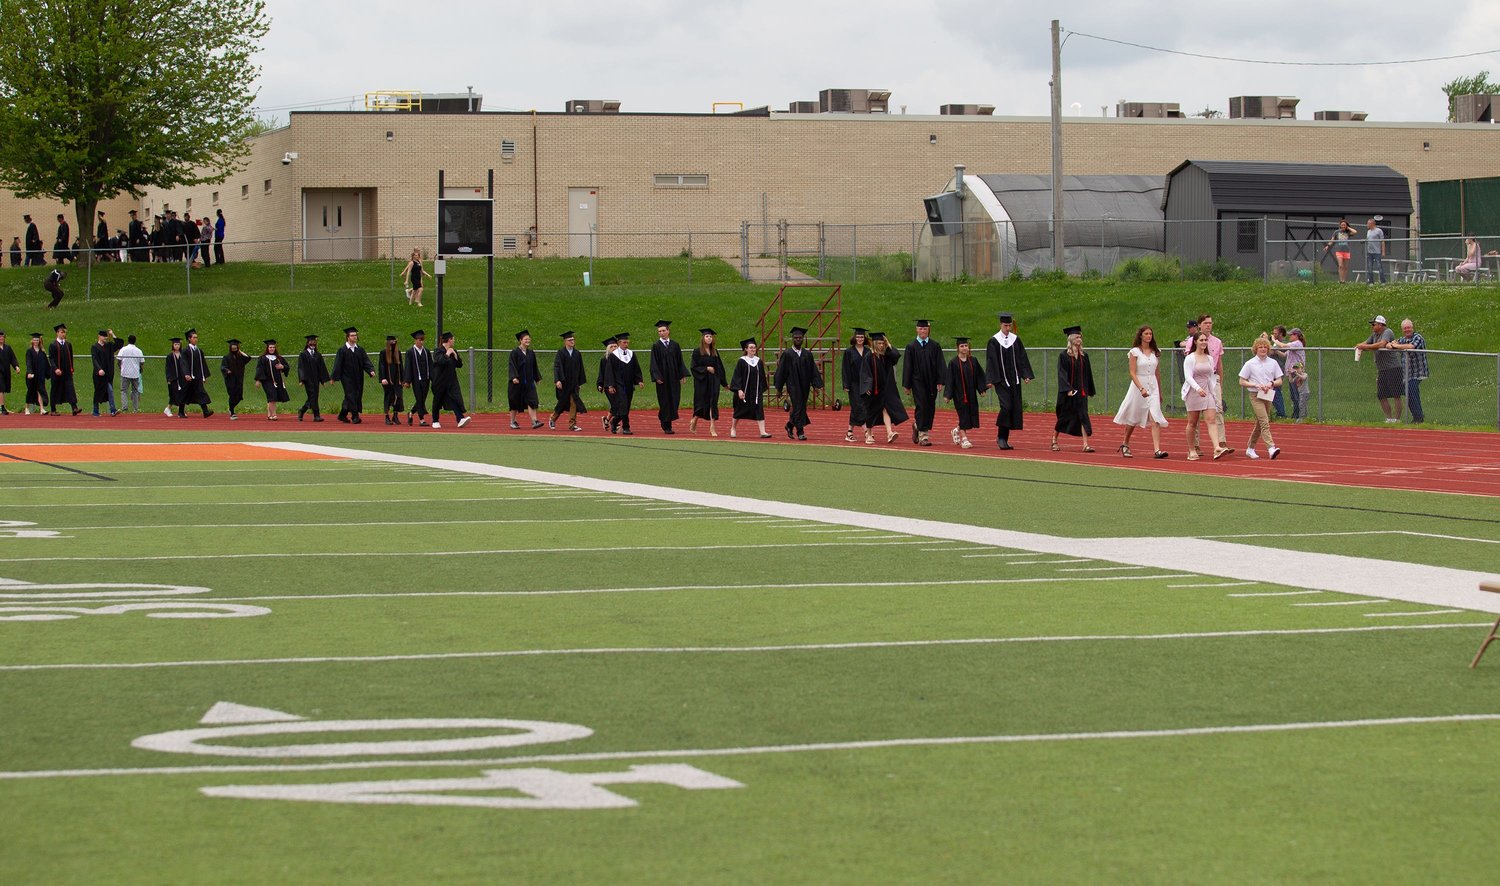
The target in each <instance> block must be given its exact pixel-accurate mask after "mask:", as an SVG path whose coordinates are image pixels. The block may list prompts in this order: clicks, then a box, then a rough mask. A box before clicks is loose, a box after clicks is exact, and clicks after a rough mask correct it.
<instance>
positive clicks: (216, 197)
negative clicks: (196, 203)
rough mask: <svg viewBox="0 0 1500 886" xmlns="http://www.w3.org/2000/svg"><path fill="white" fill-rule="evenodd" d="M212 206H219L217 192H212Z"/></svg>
mask: <svg viewBox="0 0 1500 886" xmlns="http://www.w3.org/2000/svg"><path fill="white" fill-rule="evenodd" d="M214 205H215V206H218V205H219V192H218V191H214Z"/></svg>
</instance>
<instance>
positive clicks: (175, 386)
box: [162, 336, 187, 418]
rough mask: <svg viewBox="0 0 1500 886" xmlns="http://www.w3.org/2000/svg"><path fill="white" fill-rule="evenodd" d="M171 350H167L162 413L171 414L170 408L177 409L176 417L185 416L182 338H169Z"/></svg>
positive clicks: (184, 374) (185, 357) (184, 362)
mask: <svg viewBox="0 0 1500 886" xmlns="http://www.w3.org/2000/svg"><path fill="white" fill-rule="evenodd" d="M170 342H171V344H172V347H171V350H169V351H167V360H166V363H167V366H166V375H167V408H166V409H165V410H163V413H162V414H163V415H171V414H172V410H174V409H175V410H177V417H178V418H186V415H184V412H185V411H186V406H185V405H184V400H183V396H184V392H185V390H186V388H187V382H186V377H187V355H185V354H183V353H182V339H180V338H177V337H175V336H174V337H173V338H171V339H170Z"/></svg>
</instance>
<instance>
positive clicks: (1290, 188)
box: [1162, 160, 1412, 274]
mask: <svg viewBox="0 0 1500 886" xmlns="http://www.w3.org/2000/svg"><path fill="white" fill-rule="evenodd" d="M1162 212H1163V215H1164V217H1165V220H1166V247H1167V254H1169V255H1176V256H1179V257H1180V258H1181V259H1182V260H1183V261H1184V262H1187V263H1193V262H1211V261H1216V260H1219V259H1223V260H1225V261H1228V262H1231V263H1233V264H1237V265H1241V266H1243V267H1246V268H1250V269H1253V270H1255V271H1257V272H1260V271H1262V270H1266V271H1268V272H1270V273H1272V274H1274V273H1276V272H1277V271H1278V270H1280V271H1282V272H1284V273H1285V272H1291V273H1295V272H1296V271H1299V270H1307V269H1310V268H1311V266H1312V265H1313V264H1314V263H1319V262H1322V263H1323V267H1324V269H1325V270H1326V269H1332V268H1333V262H1332V259H1331V258H1328V259H1326V260H1325V259H1324V257H1323V254H1322V244H1324V243H1326V242H1327V241H1328V239H1329V238H1330V237H1332V236H1333V232H1334V231H1335V230H1337V229H1338V222H1339V219H1340V218H1347V219H1348V220H1349V223H1350V224H1351V225H1352V226H1353V227H1354V229H1355V231H1356V232H1363V231H1364V229H1365V222H1366V220H1367V219H1369V218H1371V217H1372V216H1376V215H1379V216H1381V217H1382V219H1381V221H1380V222H1379V225H1380V227H1382V228H1383V229H1384V230H1385V233H1386V236H1387V238H1389V239H1388V242H1387V254H1388V255H1389V256H1390V257H1392V258H1405V257H1406V256H1407V244H1406V240H1405V238H1406V237H1407V235H1408V232H1409V226H1410V225H1409V223H1410V220H1411V214H1412V200H1411V185H1410V183H1409V182H1408V181H1407V180H1406V176H1404V175H1402V174H1401V173H1399V172H1397V171H1396V170H1394V169H1392V168H1390V167H1389V166H1361V165H1351V164H1336V163H1259V162H1248V161H1238V160H1188V161H1185V162H1184V163H1183V164H1182V165H1180V166H1178V167H1177V168H1176V169H1174V170H1172V171H1171V172H1170V173H1168V174H1167V186H1166V193H1165V195H1164V196H1163V198H1162ZM1359 235H1360V236H1363V235H1362V233H1361V234H1359Z"/></svg>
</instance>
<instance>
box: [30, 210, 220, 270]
mask: <svg viewBox="0 0 1500 886" xmlns="http://www.w3.org/2000/svg"><path fill="white" fill-rule="evenodd" d="M129 214H130V222H129V224H128V225H126V227H125V228H124V229H123V230H122V229H119V228H116V229H115V230H114V231H113V232H111V230H110V226H109V222H108V221H107V220H106V219H105V217H104V211H103V210H99V212H98V222H97V224H96V225H95V229H94V237H93V240H92V249H93V250H94V259H95V261H106V262H108V261H134V262H183V261H186V262H190V263H192V264H193V265H194V266H195V267H196V266H199V265H201V266H202V267H209V266H211V265H213V264H215V263H218V264H224V230H225V222H224V210H222V209H216V210H214V215H215V216H216V217H215V218H212V219H211V218H208V217H207V216H205V217H203V218H201V219H194V218H193V217H192V216H187V217H185V218H178V216H177V212H176V210H165V211H163V213H162V214H161V215H158V216H155V217H154V218H153V219H152V223H151V228H150V229H149V230H147V228H146V225H145V223H144V222H142V221H141V220H140V217H139V216H140V213H139V212H138V211H136V210H134V209H132V210H130V213H129ZM22 220H23V221H24V222H25V225H26V230H25V232H24V234H23V235H22V236H24V238H25V242H24V243H23V242H22V238H21V237H12V238H11V241H10V266H11V267H13V268H14V267H19V266H21V265H22V264H25V265H45V264H47V254H46V251H45V249H44V248H43V245H42V235H41V232H40V231H39V230H38V229H37V226H36V223H35V222H34V221H32V220H31V216H30V215H25V216H22ZM85 248H86V247H85V245H84V242H83V237H82V235H80V236H79V237H77V238H75V237H73V235H72V231H71V227H70V226H69V224H68V220H67V217H66V216H64V215H63V214H62V213H58V216H57V235H56V237H55V238H54V239H53V241H52V261H53V262H54V263H56V264H59V265H61V264H67V263H69V262H76V261H78V259H79V257H80V256H81V255H82V254H83V251H84V249H85ZM51 282H53V283H57V282H59V281H58V280H53V281H51Z"/></svg>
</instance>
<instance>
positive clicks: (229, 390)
mask: <svg viewBox="0 0 1500 886" xmlns="http://www.w3.org/2000/svg"><path fill="white" fill-rule="evenodd" d="M225 344H227V345H229V353H227V354H225V355H224V356H223V357H221V358H219V374H220V375H222V376H224V393H225V394H227V395H228V396H229V420H230V421H239V418H240V417H239V416H238V415H236V414H235V412H234V410H235V407H237V406H239V405H240V402H241V401H243V400H244V399H245V368H246V367H248V366H249V365H250V362H251V360H252V359H253V358H252V357H251V356H250V355H249V354H247V353H245V352H244V351H242V350H240V340H239V339H237V338H231V339H230V340H229V341H227V342H225Z"/></svg>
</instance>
